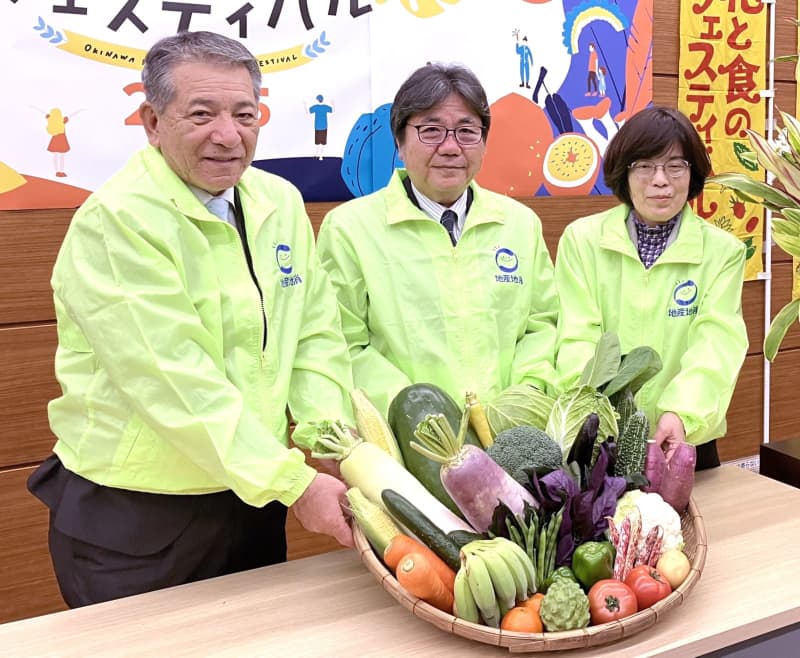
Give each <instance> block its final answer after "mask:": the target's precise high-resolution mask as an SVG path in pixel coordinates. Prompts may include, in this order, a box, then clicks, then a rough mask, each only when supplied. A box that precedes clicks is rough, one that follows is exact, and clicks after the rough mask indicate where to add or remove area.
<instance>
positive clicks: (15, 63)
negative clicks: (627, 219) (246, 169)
mask: <svg viewBox="0 0 800 658" xmlns="http://www.w3.org/2000/svg"><path fill="white" fill-rule="evenodd" d="M181 30H212V31H215V32H219V33H222V34H224V35H227V36H230V37H232V38H236V39H238V40H240V41H241V42H242V43H243V44H244V45H245V46H247V47H248V48H249V50H250V51H251V52H253V53H254V55H255V56H256V57H257V59H258V61H259V62H260V65H261V69H262V71H263V74H264V79H263V88H262V90H261V104H260V110H261V116H260V121H261V134H260V137H259V143H258V149H257V151H256V156H255V165H256V166H258V167H260V168H263V169H265V170H269V171H272V172H275V173H277V174H280V175H282V176H284V177H286V178H288V179H290V180H291V181H292V182H294V183H295V184H296V185H297V186H298V187H299V188H300V190H301V192H302V193H303V195H304V197H305V199H306V200H307V201H337V200H344V199H349V198H352V197H354V196H360V195H363V194H366V193H369V192H371V191H373V190H375V189H377V188H379V187H382V186H383V185H384V184H385V183H386V181H387V180H388V178H389V176H390V174H391V172H392V170H393V169H394V168H395V167H396V166H398V165H401V164H402V163H401V162H400V160H399V157H398V154H397V151H396V149H395V146H394V141H393V139H392V136H391V132H390V129H389V120H388V117H389V108H390V106H391V101H392V98H393V97H394V94H395V92H396V90H397V88H398V87H399V85H400V83H401V82H402V81H403V80H404V79H405V78H406V77H407V76H408V75H409V74H410V73H411V71H413V70H414V69H416V68H417V67H419V66H422V65H424V64H425V63H426V62H429V61H444V62H461V63H463V64H466V65H467V66H469V67H470V68H471V69H472V70H473V71H475V73H476V74H477V75H478V77H479V78H480V80H481V81H482V83H483V85H484V87H485V88H486V91H487V95H488V97H489V101H490V104H491V110H492V116H493V123H492V128H491V131H490V134H489V138H488V145H487V153H486V158H485V161H484V165H483V168H482V170H481V172H480V175H479V177H478V181H479V182H480V183H481V184H483V185H485V186H487V187H489V188H491V189H494V190H497V191H500V192H503V193H507V194H510V195H513V196H516V197H530V196H533V195H572V194H607V193H608V190H607V189H606V188H605V186H604V185H603V183H602V176H599V177H598V174H599V172H600V170H601V162H602V156H603V153H604V152H605V148H606V145H607V143H608V140H609V139H610V138H611V137H612V136H613V135H614V133H615V132H616V130H617V128H618V126H619V125H620V122H622V121H623V120H624V119H625V117H626V116H628V115H630V114H631V113H632V112H635V111H636V110H638V109H640V108H641V107H643V106H645V105H647V104H648V103H649V102H650V101H651V97H652V71H651V63H652V0H638V1H636V0H492V1H491V2H489V1H488V0H374V1H372V2H370V1H367V0H349V1H344V0H343V1H341V2H340V1H338V0H329V1H328V2H323V1H318V2H309V1H308V0H298V1H297V2H292V1H284V0H251V1H250V2H243V1H242V0H218V1H217V0H215V2H213V3H212V2H191V3H189V2H162V1H160V0H159V1H154V0H104V1H102V2H101V1H100V0H62V1H60V2H35V3H34V2H17V1H16V0H10V1H9V0H0V62H1V64H0V84H2V88H3V89H4V90H5V95H4V98H5V102H4V103H2V104H0V125H2V126H3V130H4V133H3V139H2V140H0V209H17V208H42V207H73V206H76V205H78V204H80V203H81V202H82V200H83V199H84V198H85V197H86V196H87V195H88V194H89V193H90V192H91V191H92V190H94V189H96V188H97V187H98V186H99V185H100V184H101V183H102V182H103V181H104V180H106V179H107V178H108V177H109V175H110V174H111V173H112V172H114V171H115V170H117V169H118V168H120V167H121V166H122V164H123V163H124V162H125V160H126V159H127V158H128V157H129V156H130V154H131V153H132V152H134V151H135V150H137V149H139V148H141V147H142V146H143V145H144V144H145V143H146V142H145V135H144V130H143V128H142V127H141V125H140V122H139V117H138V113H137V110H138V107H139V105H140V103H141V102H142V100H143V93H142V85H141V82H140V72H141V66H142V59H143V57H144V54H145V53H146V51H147V49H148V47H149V46H150V45H151V44H152V43H154V42H155V41H156V40H157V39H158V38H160V37H163V36H166V35H168V34H173V33H175V32H177V31H181Z"/></svg>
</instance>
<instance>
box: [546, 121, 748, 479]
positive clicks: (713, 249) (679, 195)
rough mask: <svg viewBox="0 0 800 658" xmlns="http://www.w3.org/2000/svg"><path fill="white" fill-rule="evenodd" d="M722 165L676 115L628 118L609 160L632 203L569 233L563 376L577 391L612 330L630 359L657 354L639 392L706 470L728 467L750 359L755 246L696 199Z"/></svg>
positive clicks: (563, 260) (565, 241) (562, 279)
mask: <svg viewBox="0 0 800 658" xmlns="http://www.w3.org/2000/svg"><path fill="white" fill-rule="evenodd" d="M710 170H711V164H710V162H709V159H708V155H707V152H706V149H705V146H704V144H703V142H702V141H701V139H700V137H699V135H698V134H697V132H696V131H695V129H694V127H693V126H692V124H691V123H690V121H689V120H688V119H687V118H686V117H685V116H684V115H683V114H681V113H680V112H678V111H677V110H674V109H672V108H666V107H649V108H646V109H644V110H642V111H641V112H639V113H638V114H636V115H634V116H633V117H632V118H631V119H630V120H628V121H627V122H626V123H625V124H624V125H623V126H622V128H620V130H619V132H618V133H617V134H616V135H615V136H614V138H613V139H612V140H611V142H610V144H609V146H608V150H607V151H606V154H605V160H604V164H603V173H604V176H605V182H606V185H608V187H609V188H611V190H612V191H613V192H614V195H615V196H616V197H617V198H618V199H619V200H620V201H621V202H622V203H621V205H619V206H616V207H615V208H612V209H610V210H608V211H605V212H601V213H598V214H595V215H592V216H589V217H583V218H581V219H578V220H577V221H575V222H573V223H572V224H570V225H569V226H568V227H567V228H566V230H565V232H564V234H563V236H562V237H561V240H560V242H559V247H558V254H557V257H556V268H555V270H556V284H557V287H558V292H559V297H560V300H561V315H560V317H559V325H558V357H557V369H558V372H559V376H560V379H561V382H562V385H563V386H570V385H572V384H574V383H575V382H576V381H577V380H578V378H579V376H580V373H581V371H582V368H583V366H584V365H585V363H586V362H587V360H588V359H589V358H590V357H591V356H592V354H593V352H594V346H595V344H596V343H597V340H598V339H599V337H600V336H601V334H603V333H604V332H606V331H613V332H615V333H616V334H617V335H618V336H619V339H620V343H621V347H622V351H623V353H626V352H628V351H630V350H631V349H632V348H634V347H636V346H637V345H649V346H650V347H652V348H653V349H654V350H656V352H658V354H659V355H660V356H661V359H662V361H663V369H662V370H661V371H660V372H659V373H658V375H657V376H656V377H655V378H653V379H652V380H651V381H650V382H648V383H647V384H646V385H645V386H644V387H643V388H642V389H641V390H640V391H639V393H638V394H637V397H636V403H637V406H638V407H639V408H640V409H642V410H644V411H645V412H646V413H647V416H648V420H649V421H650V425H651V432H652V433H653V434H652V435H653V438H654V439H655V440H656V441H657V442H658V443H659V444H660V445H661V446H662V447H663V448H664V449H665V452H666V453H667V458H668V459H669V458H670V457H671V455H672V452H673V450H674V448H675V446H676V445H677V444H678V443H680V442H683V441H687V442H689V443H692V444H695V445H696V446H697V447H698V460H697V467H698V468H704V467H710V466H716V465H719V457H718V455H717V449H716V442H715V439H717V438H719V437H721V436H724V435H725V431H726V425H725V413H726V411H727V409H728V405H729V404H730V400H731V396H732V395H733V391H734V388H735V386H736V378H737V376H738V374H739V369H740V368H741V366H742V363H743V361H744V357H745V354H746V352H747V332H746V328H745V324H744V320H743V318H742V309H741V295H742V280H743V274H744V262H745V253H744V252H745V250H744V246H743V245H742V244H741V242H739V241H738V240H737V239H736V238H734V237H733V236H732V235H729V234H728V233H726V232H725V231H723V230H721V229H719V228H717V227H715V226H712V225H711V224H709V223H708V222H706V221H704V220H702V219H701V218H700V217H698V216H697V215H696V214H695V213H694V212H693V211H692V209H691V208H690V207H689V205H688V203H687V201H689V200H691V199H694V198H695V197H697V196H698V195H699V194H700V193H701V192H702V190H703V185H704V183H705V179H706V176H708V174H709V173H710Z"/></svg>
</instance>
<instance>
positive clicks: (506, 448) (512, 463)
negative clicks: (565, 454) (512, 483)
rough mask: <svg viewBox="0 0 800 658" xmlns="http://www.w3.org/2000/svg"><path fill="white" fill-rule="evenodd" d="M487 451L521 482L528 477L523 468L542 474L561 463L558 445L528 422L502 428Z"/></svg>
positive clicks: (525, 482)
mask: <svg viewBox="0 0 800 658" xmlns="http://www.w3.org/2000/svg"><path fill="white" fill-rule="evenodd" d="M486 452H487V454H488V455H489V456H490V457H491V458H492V459H493V460H494V461H496V462H497V463H498V464H499V465H500V466H501V467H502V468H503V470H504V471H506V473H508V474H509V475H510V476H511V477H513V478H514V479H515V480H516V481H517V482H519V483H521V484H528V482H529V481H530V478H529V477H528V474H527V473H525V470H524V469H526V468H528V469H532V470H534V471H536V473H537V475H543V474H545V473H549V472H550V471H554V470H556V469H557V468H561V464H562V456H561V447H560V446H559V445H558V444H557V443H556V442H555V441H554V440H553V439H551V438H550V437H549V436H548V435H547V434H545V433H544V432H542V430H540V429H538V428H536V427H532V426H529V425H519V426H517V427H512V428H510V429H507V430H503V431H502V432H500V433H499V434H498V435H497V436H496V437H495V438H494V443H493V444H492V445H491V446H489V448H487V450H486Z"/></svg>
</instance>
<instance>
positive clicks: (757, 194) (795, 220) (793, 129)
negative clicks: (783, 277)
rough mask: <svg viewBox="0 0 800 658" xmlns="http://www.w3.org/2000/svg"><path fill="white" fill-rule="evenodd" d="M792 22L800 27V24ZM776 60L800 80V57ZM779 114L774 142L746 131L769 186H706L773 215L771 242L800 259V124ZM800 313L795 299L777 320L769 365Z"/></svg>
mask: <svg viewBox="0 0 800 658" xmlns="http://www.w3.org/2000/svg"><path fill="white" fill-rule="evenodd" d="M793 22H794V23H795V25H797V26H798V27H800V23H799V22H797V21H793ZM776 59H777V60H779V61H794V62H797V63H798V64H797V68H796V69H795V73H796V75H798V76H800V59H799V58H798V55H786V56H781V57H778V58H776ZM798 80H800V77H798ZM778 113H779V114H780V117H781V122H782V124H783V127H782V128H781V129H780V130H779V131H778V134H777V138H776V139H775V140H768V139H766V138H765V137H763V136H761V135H759V134H758V133H756V132H753V131H752V130H748V131H747V133H748V136H749V140H750V145H751V146H752V148H753V152H754V153H755V157H756V158H757V160H758V164H759V165H761V166H762V167H763V168H764V169H765V170H766V171H768V172H770V173H771V174H772V177H773V178H772V180H771V181H770V182H762V181H757V180H754V179H752V178H751V177H750V176H749V175H748V174H745V173H722V174H717V175H716V176H712V177H711V178H709V179H708V180H707V181H706V183H708V184H716V185H720V186H722V187H724V188H727V189H730V190H731V191H732V192H733V193H734V194H735V195H736V196H737V197H738V198H739V199H740V200H741V201H745V202H749V203H756V204H759V205H761V206H763V207H764V208H768V209H769V210H770V211H772V213H773V219H772V239H773V240H775V243H776V244H777V245H778V246H779V247H780V248H781V249H782V250H783V251H785V252H786V253H787V254H789V255H790V256H792V257H794V258H798V259H800V121H798V120H797V119H796V118H795V117H793V116H792V115H790V114H787V113H786V112H782V111H780V110H779V111H778ZM747 155H752V154H747ZM799 313H800V299H795V300H792V301H791V302H789V303H788V304H786V306H784V307H783V308H782V309H781V311H780V312H779V313H778V314H777V315H776V316H775V319H774V320H773V321H772V324H771V325H770V328H769V331H768V332H767V336H766V338H765V339H764V356H765V357H766V358H767V359H769V360H770V361H772V360H774V359H775V357H776V356H777V354H778V348H779V347H780V345H781V342H782V341H783V338H784V336H785V335H786V332H787V331H788V330H789V327H790V326H791V325H792V324H793V323H794V322H795V321H798V320H800V315H798V314H799Z"/></svg>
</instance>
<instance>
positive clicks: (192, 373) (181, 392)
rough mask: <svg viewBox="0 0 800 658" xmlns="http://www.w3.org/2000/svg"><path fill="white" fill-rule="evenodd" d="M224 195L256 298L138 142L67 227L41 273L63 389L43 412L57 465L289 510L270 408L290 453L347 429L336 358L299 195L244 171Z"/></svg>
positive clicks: (198, 208) (328, 306)
mask: <svg viewBox="0 0 800 658" xmlns="http://www.w3.org/2000/svg"><path fill="white" fill-rule="evenodd" d="M237 189H238V192H239V195H240V199H241V204H242V207H243V211H244V216H245V218H246V229H247V238H248V244H249V246H250V251H251V253H252V256H253V265H254V269H255V276H256V278H257V280H258V285H259V287H260V289H261V294H262V295H263V301H262V299H261V296H260V295H259V290H258V287H256V284H255V283H254V281H253V278H252V277H251V274H250V272H249V270H248V266H247V263H246V260H245V255H244V250H243V248H242V243H241V239H240V237H239V235H238V233H237V231H236V229H234V228H233V227H232V226H230V225H229V224H227V223H225V222H223V221H221V220H219V219H217V218H216V217H214V216H213V215H211V214H210V213H209V212H208V211H207V210H206V209H205V207H204V206H203V205H202V204H201V203H200V202H199V201H198V200H197V198H196V197H195V196H194V194H192V192H191V190H189V188H188V187H187V186H186V185H185V184H184V183H183V182H182V181H181V180H180V179H179V178H178V177H177V176H176V175H175V173H174V172H173V171H172V170H171V169H170V168H169V167H168V166H167V164H166V162H165V160H164V159H163V157H162V156H161V154H160V152H159V151H158V150H156V149H154V148H152V147H147V148H146V149H144V150H143V151H141V152H139V153H138V154H136V155H135V156H134V157H133V158H132V159H131V160H130V161H129V162H128V163H127V164H126V166H125V167H124V168H123V169H122V170H121V171H120V172H119V173H117V174H116V175H115V176H113V177H112V178H111V179H110V180H109V181H108V182H107V183H106V184H104V185H103V186H102V187H101V188H100V189H99V190H98V191H97V192H95V193H94V194H93V195H92V196H91V197H90V198H89V199H88V200H87V201H86V203H85V204H84V205H83V206H82V207H81V208H80V209H79V210H78V212H77V213H76V214H75V216H74V218H73V220H72V223H71V225H70V228H69V230H68V232H67V235H66V238H65V240H64V243H63V245H62V247H61V250H60V252H59V255H58V259H57V262H56V265H55V269H54V271H53V277H52V286H53V290H54V297H55V306H56V316H57V320H58V351H57V354H56V375H57V377H58V380H59V382H60V384H61V388H62V391H63V393H62V395H61V397H59V398H57V399H55V400H53V401H52V402H51V403H50V405H49V408H48V412H49V416H50V425H51V428H52V429H53V432H55V434H56V436H57V437H58V441H57V443H56V446H55V448H54V450H55V452H56V453H57V454H58V456H59V457H60V458H61V460H62V462H63V463H64V466H65V467H66V468H67V469H69V470H71V471H73V472H75V473H78V474H80V475H82V476H83V477H85V478H87V479H89V480H92V481H93V482H96V483H98V484H103V485H108V486H113V487H120V488H124V489H132V490H137V491H147V492H158V493H175V494H195V493H208V492H215V491H221V490H225V489H231V490H233V491H234V492H235V493H236V494H237V495H238V496H239V497H240V498H242V500H244V501H246V502H247V503H250V504H252V505H256V506H261V505H264V504H265V503H267V502H269V501H271V500H279V501H281V502H283V503H284V504H286V505H290V504H292V503H293V502H294V501H295V500H296V499H297V498H298V497H299V496H300V495H301V494H302V493H303V491H305V489H306V487H307V486H308V485H309V483H310V482H311V480H312V479H313V477H314V475H315V472H314V470H313V469H312V468H311V467H309V466H308V465H306V464H305V461H304V457H303V454H302V452H301V451H299V450H297V449H288V448H287V443H288V439H287V425H288V421H287V405H288V408H289V410H290V412H291V414H292V415H293V416H294V417H296V418H298V419H299V421H301V422H299V424H298V427H297V430H296V431H295V434H294V437H293V438H294V439H295V441H297V442H298V443H300V444H302V443H303V442H304V441H308V438H309V436H310V432H309V430H308V426H307V425H306V424H305V422H304V421H311V420H319V419H323V418H342V419H343V420H345V421H346V422H349V418H350V412H349V403H347V392H348V391H349V389H350V388H351V386H352V374H351V370H350V362H349V357H348V354H347V348H346V344H345V342H344V339H343V337H342V334H341V329H340V320H339V314H338V309H337V305H336V298H335V294H334V292H333V290H332V288H331V286H330V283H329V281H328V279H327V275H326V274H325V272H324V270H322V268H321V267H320V266H319V262H318V260H317V258H316V255H315V252H314V242H313V233H312V230H311V226H310V223H309V221H308V218H307V216H306V214H305V208H304V206H303V201H302V199H301V197H300V194H299V192H298V191H297V190H296V189H295V188H294V187H293V186H292V185H290V184H289V183H287V182H286V181H284V180H282V179H280V178H278V177H276V176H272V175H269V174H266V173H264V172H261V171H258V170H256V169H254V168H250V169H248V170H247V171H246V172H245V173H244V175H243V176H242V179H241V181H240V182H239V185H238V186H237ZM264 316H266V323H267V324H266V331H267V336H266V348H265V349H264V350H262V344H263V341H264Z"/></svg>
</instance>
